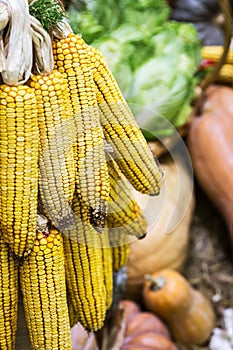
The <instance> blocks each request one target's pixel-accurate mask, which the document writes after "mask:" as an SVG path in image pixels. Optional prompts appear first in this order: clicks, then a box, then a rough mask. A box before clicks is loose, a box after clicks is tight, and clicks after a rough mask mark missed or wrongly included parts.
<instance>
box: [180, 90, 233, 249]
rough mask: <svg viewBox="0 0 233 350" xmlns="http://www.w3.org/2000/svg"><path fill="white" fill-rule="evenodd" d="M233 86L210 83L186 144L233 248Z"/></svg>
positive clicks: (197, 174)
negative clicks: (224, 223) (225, 225)
mask: <svg viewBox="0 0 233 350" xmlns="http://www.w3.org/2000/svg"><path fill="white" fill-rule="evenodd" d="M232 101H233V89H232V88H230V87H227V86H223V85H211V86H209V88H208V89H207V91H206V99H205V102H204V105H203V112H202V114H201V115H200V116H197V117H196V118H195V119H194V120H193V122H192V123H191V125H190V129H189V132H188V137H187V146H188V149H189V152H190V156H191V159H192V164H193V169H194V173H195V176H196V178H197V180H198V182H199V183H200V185H201V187H202V188H203V190H204V191H205V192H206V194H207V195H208V196H209V198H210V199H211V200H212V201H213V203H214V204H215V206H216V207H217V208H218V209H219V211H220V213H221V214H222V216H223V218H224V219H225V221H226V224H227V227H228V231H229V237H230V241H231V247H232V251H233V176H232V174H233V102H232Z"/></svg>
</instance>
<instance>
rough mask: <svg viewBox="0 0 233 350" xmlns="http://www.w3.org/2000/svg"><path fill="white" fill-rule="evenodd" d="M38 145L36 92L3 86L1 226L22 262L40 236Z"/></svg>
mask: <svg viewBox="0 0 233 350" xmlns="http://www.w3.org/2000/svg"><path fill="white" fill-rule="evenodd" d="M38 145H39V130H38V121H37V106H36V98H35V92H34V89H31V88H30V87H28V86H25V85H19V86H8V85H5V84H2V85H0V168H1V174H0V187H1V193H0V226H1V231H2V234H3V237H4V240H5V241H6V242H8V243H9V245H10V247H11V249H12V251H13V253H14V255H15V257H16V258H17V259H18V260H19V261H20V262H21V261H22V260H23V258H24V257H25V256H26V255H28V254H29V253H30V251H31V249H32V246H33V242H34V239H35V235H36V213H37V195H38Z"/></svg>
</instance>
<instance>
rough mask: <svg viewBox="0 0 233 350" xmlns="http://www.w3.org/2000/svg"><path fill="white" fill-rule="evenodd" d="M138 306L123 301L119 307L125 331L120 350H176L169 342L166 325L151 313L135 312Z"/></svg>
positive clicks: (128, 301) (131, 302)
mask: <svg viewBox="0 0 233 350" xmlns="http://www.w3.org/2000/svg"><path fill="white" fill-rule="evenodd" d="M135 306H136V307H138V305H137V304H136V303H134V302H133V301H130V300H123V301H121V302H120V305H119V307H120V308H121V309H123V312H124V315H123V318H124V320H125V322H126V329H125V334H124V339H123V343H122V346H121V347H120V349H121V350H137V349H140V350H150V349H151V350H152V349H153V350H177V347H176V346H175V344H174V343H173V342H172V341H171V337H170V333H169V330H168V328H167V327H166V325H165V324H164V323H163V322H162V321H161V320H160V319H159V318H158V317H157V316H155V315H154V314H153V313H151V312H146V311H140V309H138V311H136V308H135Z"/></svg>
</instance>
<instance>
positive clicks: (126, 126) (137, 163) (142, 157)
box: [88, 46, 162, 195]
mask: <svg viewBox="0 0 233 350" xmlns="http://www.w3.org/2000/svg"><path fill="white" fill-rule="evenodd" d="M88 49H89V55H90V61H91V66H92V74H93V77H94V81H95V84H96V94H97V102H98V105H99V108H100V120H101V124H102V127H103V131H104V135H105V138H106V140H107V141H108V142H109V143H110V144H111V146H112V148H113V150H114V152H115V157H114V158H115V161H116V162H117V164H118V165H119V167H120V170H121V171H122V172H123V173H124V175H125V176H126V177H127V178H128V180H129V181H130V182H131V183H132V185H133V186H134V187H135V189H136V190H138V191H139V192H142V193H145V194H149V195H157V194H159V191H160V187H161V182H162V177H161V173H160V171H159V169H158V167H157V164H156V162H155V160H154V157H153V155H152V153H151V151H150V149H149V147H148V145H147V142H146V140H145V138H144V136H143V135H142V132H141V130H140V128H139V126H138V124H137V123H136V120H135V118H134V116H133V115H132V113H131V111H130V109H129V107H128V105H127V103H126V101H125V100H124V98H123V96H122V94H121V92H120V89H119V87H118V85H117V83H116V81H115V79H114V77H113V75H112V73H111V71H110V70H109V68H108V66H107V64H106V62H105V59H104V57H103V56H102V55H101V54H100V52H99V51H98V50H97V49H95V48H94V47H91V46H89V47H88Z"/></svg>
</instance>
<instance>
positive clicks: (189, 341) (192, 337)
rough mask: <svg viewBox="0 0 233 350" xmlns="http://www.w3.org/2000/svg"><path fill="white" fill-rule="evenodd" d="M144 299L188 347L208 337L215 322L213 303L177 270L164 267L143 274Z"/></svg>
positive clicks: (149, 307)
mask: <svg viewBox="0 0 233 350" xmlns="http://www.w3.org/2000/svg"><path fill="white" fill-rule="evenodd" d="M143 302H144V305H145V307H146V308H147V309H148V310H149V311H152V312H154V313H155V314H156V315H158V316H160V317H161V318H162V319H163V320H164V321H165V322H166V323H167V325H168V327H169V329H170V331H171V333H172V334H173V336H174V338H175V339H176V340H177V341H178V342H179V343H181V344H183V345H186V346H188V347H190V346H192V345H202V344H203V343H204V342H206V341H207V340H208V339H209V337H210V335H211V332H212V330H213V327H214V324H215V314H214V311H213V308H212V305H211V303H210V301H209V300H208V299H207V297H205V296H204V295H203V294H202V293H201V292H200V291H198V290H195V289H193V288H192V287H191V285H190V284H189V282H188V281H187V280H186V279H185V277H184V276H182V275H181V274H180V273H179V272H177V271H175V270H172V269H164V270H161V271H158V272H155V273H154V274H151V275H146V280H145V282H144V287H143Z"/></svg>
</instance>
